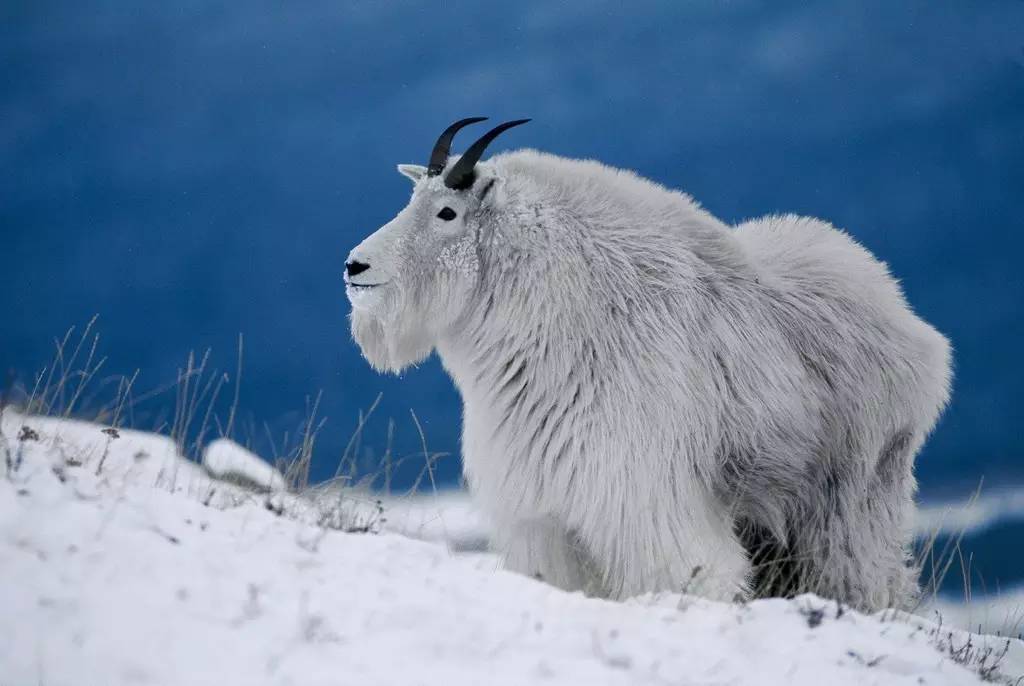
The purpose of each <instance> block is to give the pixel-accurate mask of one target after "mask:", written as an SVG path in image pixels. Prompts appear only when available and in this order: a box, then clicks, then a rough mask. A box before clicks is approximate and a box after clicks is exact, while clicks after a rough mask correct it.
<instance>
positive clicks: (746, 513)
mask: <svg viewBox="0 0 1024 686" xmlns="http://www.w3.org/2000/svg"><path fill="white" fill-rule="evenodd" d="M481 119H482V118H471V119H464V120H462V121H459V122H456V123H455V124H453V125H452V126H450V127H449V128H448V129H447V130H446V131H445V132H444V133H443V134H442V135H441V137H440V139H439V140H438V142H437V144H436V145H435V147H434V151H433V154H432V155H431V158H430V164H429V166H427V167H422V166H417V165H399V171H400V172H401V173H402V174H404V175H405V176H407V177H409V178H410V179H411V180H412V181H413V183H414V189H413V194H412V199H411V201H410V202H409V204H408V206H407V207H406V208H405V209H404V210H402V211H401V212H400V213H399V214H398V216H396V217H395V218H394V219H393V220H392V221H390V222H389V223H388V224H386V225H385V226H383V227H382V228H381V229H380V230H378V231H377V232H376V233H374V234H373V235H372V236H370V237H369V238H367V239H366V240H365V241H363V242H362V243H361V244H360V245H359V246H358V247H356V248H355V249H354V250H353V251H352V252H351V254H350V255H349V257H348V260H347V265H346V293H347V295H348V298H349V300H350V301H351V304H352V314H351V326H352V335H353V337H354V338H355V340H356V342H357V343H358V345H359V346H360V348H361V350H362V353H363V355H364V356H365V357H366V359H367V360H368V361H369V362H370V364H371V365H373V367H374V368H375V369H377V370H380V371H390V372H395V373H397V372H400V371H401V370H402V369H404V368H405V367H407V366H409V365H412V364H415V363H417V362H418V361H420V360H422V359H424V358H425V357H427V356H428V355H430V353H431V352H432V351H434V350H436V351H437V352H438V354H439V356H440V358H441V361H442V363H443V364H444V367H445V369H446V370H447V371H448V373H449V374H450V375H451V377H452V379H453V380H454V382H455V384H456V385H457V386H458V389H459V391H460V392H461V394H462V399H463V403H464V428H463V435H462V451H463V457H464V471H465V475H466V478H467V482H468V484H469V487H470V489H471V491H472V494H473V497H474V499H475V501H476V502H477V503H478V504H479V506H480V507H481V508H482V509H483V510H484V511H485V512H486V513H487V514H488V515H489V516H490V517H491V519H492V522H493V524H494V526H495V532H496V533H495V536H496V540H495V543H496V546H497V548H498V550H499V551H500V552H502V553H503V554H504V555H505V562H506V566H507V567H508V568H509V569H512V570H515V571H518V572H521V573H524V574H528V575H533V576H536V577H538V578H542V579H544V580H546V581H548V582H550V583H552V584H555V585H557V586H560V587H562V588H565V589H570V590H583V591H585V592H586V593H588V594H592V595H597V596H602V597H608V598H626V597H629V596H633V595H636V594H640V593H644V592H650V591H662V590H672V591H684V590H685V591H688V592H691V593H696V594H700V595H704V596H707V597H711V598H719V599H732V598H735V597H737V596H739V597H743V598H746V597H759V596H766V595H789V594H793V593H798V592H804V591H812V592H815V593H818V594H820V595H822V596H827V597H832V598H837V599H839V600H841V601H843V602H846V603H850V604H852V605H854V606H855V607H859V608H862V609H866V610H873V609H877V608H882V607H888V606H892V605H903V604H906V603H907V602H909V601H910V600H911V599H912V598H913V597H914V595H915V593H916V592H917V580H916V574H917V570H916V569H915V568H914V566H913V565H912V564H911V561H910V552H909V542H910V540H909V539H910V532H909V529H908V525H909V520H910V518H911V517H912V514H913V512H912V510H913V497H914V493H915V489H916V482H915V479H914V475H913V461H914V456H915V454H916V453H917V452H918V450H919V449H920V447H921V445H922V443H923V442H924V440H925V437H926V436H927V435H928V433H929V432H930V431H931V429H932V427H933V426H934V425H935V422H936V420H937V418H938V416H939V414H940V412H941V411H942V408H943V407H944V406H945V404H946V401H947V399H948V394H949V384H950V376H951V372H950V349H949V345H948V342H947V341H946V339H945V338H944V337H943V336H942V335H941V334H939V333H938V332H936V331H935V329H933V328H932V327H931V326H929V325H928V324H927V323H925V322H924V321H922V320H921V319H919V318H918V317H917V316H915V315H914V313H913V312H912V311H911V309H910V308H909V306H908V305H907V303H906V301H905V300H904V296H903V294H902V292H901V289H900V287H899V285H898V283H897V282H896V280H895V279H893V277H892V276H891V275H890V274H889V271H888V269H887V267H886V265H885V264H883V263H882V262H879V261H878V260H876V259H875V258H874V257H873V256H872V255H871V254H870V253H869V252H868V251H867V250H865V249H864V248H863V247H861V246H860V245H859V244H857V243H856V242H855V241H854V240H852V239H851V238H850V237H849V236H848V235H846V234H845V233H843V232H841V231H839V230H837V229H835V228H833V227H831V226H830V225H828V224H826V223H824V222H822V221H819V220H817V219H811V218H805V217H797V216H792V215H787V216H770V217H765V218H762V219H757V220H754V221H749V222H746V223H744V224H741V225H739V226H736V227H729V226H727V225H725V224H724V223H722V222H721V221H719V220H718V219H716V218H714V217H713V216H711V215H710V214H709V213H708V212H706V211H705V210H703V209H701V207H700V206H699V205H697V204H696V203H695V202H694V201H693V200H692V199H691V198H690V197H688V196H687V195H684V194H683V193H680V192H676V191H672V190H669V189H666V188H664V187H662V186H660V185H658V184H656V183H653V182H651V181H647V180H645V179H643V178H641V177H639V176H637V175H636V174H633V173H631V172H629V171H623V170H619V169H612V168H609V167H607V166H604V165H602V164H599V163H597V162H593V161H582V160H571V159H564V158H561V157H556V156H554V155H549V154H544V153H540V152H535V151H532V150H522V151H517V152H510V153H506V154H501V155H498V156H495V157H492V158H491V159H489V160H488V161H485V162H480V157H481V155H482V154H483V151H484V149H485V148H486V147H487V145H488V144H489V143H490V142H491V141H492V140H493V139H494V138H495V137H496V136H498V135H499V134H500V133H502V132H503V131H504V130H506V129H508V128H511V127H512V126H517V125H519V124H522V123H524V122H525V121H528V120H518V121H513V122H508V123H506V124H502V125H501V126H498V127H497V128H495V129H493V130H491V131H490V132H488V133H487V134H486V135H484V136H483V137H482V138H480V139H479V140H478V141H476V142H475V143H474V144H473V145H472V146H471V147H470V148H469V149H468V150H467V151H466V153H465V154H463V155H462V156H461V157H458V158H454V157H453V158H449V149H450V146H451V142H452V139H453V137H454V135H455V133H456V131H458V130H459V129H460V128H462V127H463V126H465V125H467V124H471V123H473V122H476V121H481Z"/></svg>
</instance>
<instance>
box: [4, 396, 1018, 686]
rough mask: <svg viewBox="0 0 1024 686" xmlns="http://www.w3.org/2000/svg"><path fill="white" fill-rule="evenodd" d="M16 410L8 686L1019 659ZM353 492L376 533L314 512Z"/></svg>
mask: <svg viewBox="0 0 1024 686" xmlns="http://www.w3.org/2000/svg"><path fill="white" fill-rule="evenodd" d="M23 426H28V427H29V428H30V429H31V433H29V434H27V435H26V434H25V433H24V431H23V429H22V427H23ZM0 429H2V432H0V436H2V438H0V458H2V457H3V456H5V455H7V456H8V457H9V460H8V464H7V465H6V471H5V472H4V474H5V477H4V478H0V608H2V609H0V635H2V636H3V637H4V638H3V640H0V684H36V683H40V684H45V685H47V686H61V685H64V684H76V685H78V684H104V685H106V684H199V685H201V684H218V685H223V684H246V685H250V684H303V685H307V684H310V685H311V684H418V683H446V684H456V685H457V684H482V683H486V684H524V683H550V684H597V683H600V684H642V683H655V684H662V683H665V684H668V683H672V684H675V683H683V684H686V683H722V684H726V683H728V684H765V683H791V684H821V683H829V684H862V683H863V684H872V683H877V684H890V683H893V684H904V683H905V684H921V683H924V684H970V683H977V682H978V676H977V674H976V673H975V672H974V671H972V670H971V669H968V668H967V667H964V666H961V665H960V664H957V662H956V661H955V660H954V659H952V658H951V656H950V652H951V649H950V646H949V645H948V643H949V642H950V641H952V643H953V647H952V650H953V651H954V652H955V651H956V650H957V649H960V650H961V653H962V652H963V647H964V646H965V645H966V643H967V640H968V638H970V640H971V641H972V643H971V646H972V648H971V649H972V650H975V651H977V650H979V649H980V650H982V651H983V650H985V648H986V647H989V648H992V649H993V650H996V651H1001V650H1002V649H1003V647H1004V646H1007V645H1008V646H1009V648H1008V652H1007V654H1006V656H1005V658H1003V660H1002V662H1001V667H1002V672H1003V674H1004V675H1005V676H1007V677H1015V676H1017V675H1020V674H1024V644H1022V643H1021V642H1020V641H1011V642H1010V643H1009V644H1007V642H1006V640H1005V639H995V638H992V637H983V636H972V637H969V636H968V635H967V634H965V633H963V632H959V631H950V630H948V629H946V628H942V629H941V630H940V629H939V628H938V627H937V625H935V624H934V623H932V622H929V621H927V620H923V619H919V618H916V617H911V616H905V615H902V614H900V615H897V614H895V613H891V612H890V613H882V614H880V615H876V616H864V615H860V614H858V613H855V612H853V611H850V610H841V609H840V608H839V607H837V606H836V604H835V603H833V602H829V601H825V600H821V599H818V598H815V597H813V596H803V597H800V598H797V599H795V600H792V601H786V600H763V601H756V602H752V603H746V604H723V603H714V602H709V601H705V600H701V599H698V598H694V597H690V596H683V595H678V594H662V595H657V596H646V597H641V598H636V599H633V600H631V601H628V602H626V603H613V602H607V601H602V600H597V599H591V598H586V597H584V596H582V595H581V594H578V593H565V592H562V591H559V590H557V589H554V588H552V587H550V586H547V585H546V584H544V583H542V582H540V581H536V580H533V579H529V578H526V577H521V576H518V575H514V574H511V573H508V572H505V571H502V570H501V569H500V567H499V564H498V560H497V558H495V557H494V556H493V555H490V554H486V553H482V552H479V550H474V546H473V545H471V543H472V541H475V540H478V539H479V538H480V536H481V535H483V534H482V532H484V531H485V529H484V528H483V524H482V523H481V522H480V520H479V519H478V518H477V517H476V516H475V514H473V512H472V511H471V509H470V508H468V507H467V505H466V502H465V501H464V500H463V499H459V498H452V497H449V496H446V495H444V494H439V495H437V496H428V497H426V498H421V499H405V500H386V501H385V502H384V505H383V506H384V511H385V517H386V518H387V520H388V521H387V522H386V523H385V522H383V521H380V519H374V514H373V513H374V510H373V507H374V505H375V503H374V502H373V499H372V498H370V497H368V496H367V494H362V495H360V494H355V493H352V494H347V493H345V492H342V491H333V492H331V491H321V492H319V493H317V494H315V495H314V496H311V497H300V496H295V495H294V494H288V493H274V494H272V495H269V496H268V495H259V494H254V493H252V492H251V491H246V490H245V489H244V488H242V487H240V486H238V485H235V484H232V483H225V482H221V481H218V480H215V479H213V478H211V476H210V475H209V474H207V473H206V472H205V471H204V470H203V469H202V468H201V467H199V466H198V465H195V464H193V463H189V462H186V461H184V460H182V459H181V458H179V457H178V456H177V452H176V450H175V446H174V444H173V442H172V441H170V440H169V439H166V438H163V437H159V436H153V435H149V434H144V433H139V432H131V431H119V432H117V433H118V435H117V437H116V438H114V437H112V436H111V435H109V434H104V433H102V427H100V426H96V425H91V424H87V423H83V422H73V421H69V420H58V419H44V418H36V417H31V418H25V417H21V416H18V415H16V414H14V413H13V412H12V411H11V410H10V409H8V410H7V411H6V412H5V413H4V416H3V421H2V425H0ZM19 435H21V437H22V438H21V440H19ZM227 449H230V451H232V452H233V453H234V454H235V455H240V454H241V453H239V452H238V450H235V448H234V447H231V446H228V448H227ZM218 450H220V449H218ZM239 450H240V449H239ZM245 457H246V456H244V455H243V458H245ZM242 461H243V462H245V461H247V458H246V459H244V460H242ZM101 462H102V466H101ZM215 462H216V460H215ZM207 466H209V465H207ZM250 466H252V465H250ZM0 468H2V467H0ZM238 469H242V470H244V469H245V467H240V468H238ZM238 469H236V468H232V470H231V471H238ZM266 474H268V473H264V475H266ZM278 476H279V475H278ZM267 483H270V482H269V481H268V482H267ZM340 499H345V500H347V499H350V500H351V504H350V505H348V507H350V508H351V509H349V510H345V511H344V512H343V513H342V514H341V515H339V516H340V517H341V519H335V520H331V521H332V522H333V523H334V524H339V522H341V521H342V520H344V521H345V522H349V523H351V522H352V521H356V520H358V521H361V522H362V523H363V524H366V526H359V527H350V526H347V525H346V526H341V527H340V528H341V529H344V528H360V529H368V530H370V531H381V533H378V534H374V533H346V532H345V531H343V530H339V529H336V528H325V527H322V526H318V525H317V522H321V521H325V520H324V517H323V514H324V512H325V511H327V510H325V507H327V506H329V505H330V504H331V503H334V504H337V503H338V502H340ZM268 503H269V506H268ZM360 517H362V518H363V519H359V518H360ZM367 523H368V524H367ZM412 536H419V537H420V538H423V539H428V540H417V539H415V538H413V537H412ZM460 542H461V543H460ZM467 549H468V550H472V551H473V552H461V550H467ZM937 646H938V647H937Z"/></svg>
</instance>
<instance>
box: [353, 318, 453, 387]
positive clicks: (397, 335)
mask: <svg viewBox="0 0 1024 686" xmlns="http://www.w3.org/2000/svg"><path fill="white" fill-rule="evenodd" d="M406 314H407V315H408V314H411V313H406ZM409 319H410V317H396V318H394V319H389V320H387V321H384V320H382V319H381V318H379V317H377V316H375V315H374V314H371V313H369V312H365V311H362V310H353V311H352V314H351V315H350V320H351V325H352V338H354V339H355V341H356V344H358V345H359V349H360V351H362V353H363V357H365V358H366V361H367V362H369V363H370V366H371V367H373V368H374V369H376V370H377V371H378V372H392V373H394V374H398V373H399V372H401V371H402V370H403V369H405V368H406V367H408V366H410V365H413V364H416V363H417V362H421V361H422V360H423V359H425V358H426V357H427V356H428V355H430V353H431V352H433V350H434V342H433V337H432V336H430V335H429V333H428V332H427V327H426V326H425V325H423V323H422V322H418V321H417V322H415V323H413V322H409ZM412 319H416V318H415V317H412Z"/></svg>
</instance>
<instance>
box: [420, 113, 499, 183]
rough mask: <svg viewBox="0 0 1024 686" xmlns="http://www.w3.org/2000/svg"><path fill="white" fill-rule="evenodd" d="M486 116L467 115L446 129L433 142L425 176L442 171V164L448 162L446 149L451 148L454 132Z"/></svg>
mask: <svg viewBox="0 0 1024 686" xmlns="http://www.w3.org/2000/svg"><path fill="white" fill-rule="evenodd" d="M485 119H487V117H468V118H466V119H460V120H458V121H457V122H455V123H454V124H452V125H451V126H449V127H448V128H447V129H445V130H444V133H442V134H441V136H440V137H439V138H438V139H437V142H436V143H434V150H433V152H431V153H430V164H428V165H427V176H437V175H438V174H440V173H441V172H443V171H444V165H446V164H447V163H448V151H449V150H451V148H452V139H454V138H455V134H456V133H458V132H459V129H461V128H462V127H464V126H469V125H470V124H475V123H477V122H478V121H483V120H485Z"/></svg>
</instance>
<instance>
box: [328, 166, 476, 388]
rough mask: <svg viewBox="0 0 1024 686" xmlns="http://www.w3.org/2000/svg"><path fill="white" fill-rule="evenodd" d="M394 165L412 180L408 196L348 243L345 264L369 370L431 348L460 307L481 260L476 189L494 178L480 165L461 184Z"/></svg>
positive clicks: (355, 330) (418, 356) (395, 368)
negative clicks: (393, 211)
mask: <svg viewBox="0 0 1024 686" xmlns="http://www.w3.org/2000/svg"><path fill="white" fill-rule="evenodd" d="M398 169H399V171H400V172H401V173H402V174H404V175H405V176H407V177H408V178H410V179H411V180H412V181H413V182H414V183H415V189H414V191H413V195H412V200H410V202H409V204H408V205H407V206H406V207H405V209H403V210H402V211H401V212H400V213H399V214H398V216H396V217H395V218H394V219H392V220H391V221H390V222H388V223H387V224H385V225H384V226H382V227H381V228H380V229H379V230H377V232H376V233H374V234H373V235H371V236H370V237H369V238H367V239H366V240H364V241H363V242H362V243H360V244H359V245H358V246H356V248H355V249H354V250H352V252H351V253H350V254H349V256H348V260H347V263H346V269H345V291H346V294H347V295H348V299H349V301H350V302H351V303H352V315H351V323H352V336H353V338H355V340H356V343H358V344H359V347H360V348H361V349H362V352H363V355H364V356H365V357H366V359H367V360H368V361H369V362H370V364H371V365H373V367H374V368H375V369H378V370H380V371H392V372H399V371H401V370H402V369H403V368H404V367H406V366H408V365H411V364H415V363H416V362H419V361H420V360H422V359H423V358H425V357H426V356H427V355H429V354H430V353H431V351H432V350H433V349H434V345H435V342H436V340H437V337H438V335H439V334H441V333H443V332H444V331H445V330H446V328H447V327H449V326H450V325H451V324H452V323H453V322H454V321H455V320H456V319H457V318H458V317H459V315H460V314H461V313H462V312H463V311H464V310H465V308H466V305H467V303H468V302H469V299H470V296H471V294H472V292H473V291H474V287H475V286H476V282H477V277H478V273H479V266H480V265H479V257H478V251H477V239H478V236H479V235H480V223H481V219H482V212H481V211H480V210H481V200H482V197H481V196H482V195H484V194H485V193H480V190H481V189H487V190H488V191H489V189H490V186H492V185H493V183H492V179H489V178H488V177H487V172H486V165H479V166H477V168H476V170H477V178H476V179H475V182H474V183H473V185H472V187H470V188H468V189H465V190H454V189H451V188H448V187H447V186H445V184H444V182H443V177H441V176H428V175H427V168H426V167H421V166H418V165H406V164H403V165H399V167H398Z"/></svg>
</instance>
